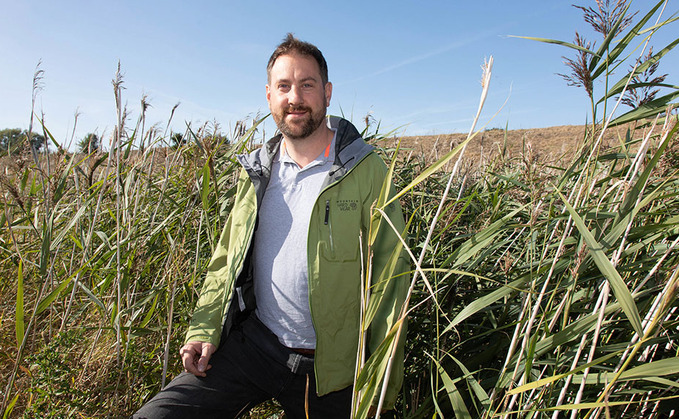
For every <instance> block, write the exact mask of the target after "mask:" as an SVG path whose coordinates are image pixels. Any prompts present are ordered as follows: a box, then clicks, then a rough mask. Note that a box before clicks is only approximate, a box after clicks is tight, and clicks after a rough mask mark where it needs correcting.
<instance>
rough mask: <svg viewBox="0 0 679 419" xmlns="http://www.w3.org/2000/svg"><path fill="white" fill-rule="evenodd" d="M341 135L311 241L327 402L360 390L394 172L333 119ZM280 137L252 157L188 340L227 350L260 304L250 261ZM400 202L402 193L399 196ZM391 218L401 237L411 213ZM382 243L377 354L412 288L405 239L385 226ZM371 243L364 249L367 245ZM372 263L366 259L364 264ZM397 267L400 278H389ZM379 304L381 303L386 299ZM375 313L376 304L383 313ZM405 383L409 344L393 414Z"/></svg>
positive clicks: (313, 303) (245, 162)
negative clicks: (376, 215)
mask: <svg viewBox="0 0 679 419" xmlns="http://www.w3.org/2000/svg"><path fill="white" fill-rule="evenodd" d="M330 123H331V127H332V128H335V129H337V137H336V140H335V143H336V144H335V146H336V148H335V156H336V157H335V162H334V164H333V167H332V168H331V170H330V172H329V173H328V177H327V178H326V180H325V182H324V184H323V187H322V189H321V193H320V194H319V196H318V198H317V199H316V202H315V204H314V208H313V211H312V215H311V220H310V224H309V235H308V242H307V243H308V244H307V249H308V273H309V304H310V307H311V317H312V321H313V324H314V329H315V331H316V353H315V363H314V367H315V368H314V369H315V375H316V383H317V392H318V394H319V395H324V394H327V393H329V392H332V391H335V390H340V389H342V388H345V387H347V386H349V385H351V384H352V383H353V377H354V374H355V365H356V356H357V348H358V339H359V327H360V326H359V319H360V310H361V309H360V306H361V297H360V293H361V277H362V266H368V260H367V254H368V252H367V242H368V231H369V225H370V221H371V206H372V205H373V203H374V202H375V201H376V200H377V198H378V196H379V194H380V191H381V188H382V184H383V183H384V182H383V181H384V179H385V175H386V172H387V168H386V166H385V164H384V162H383V161H382V159H381V158H380V157H379V156H378V155H377V154H376V153H375V152H374V151H373V147H372V146H370V145H368V144H366V143H365V141H363V139H362V138H361V137H360V134H359V133H358V131H357V130H356V128H355V127H354V126H353V125H352V124H351V123H350V122H348V121H346V120H344V119H341V118H336V117H331V118H330ZM280 139H281V137H280V135H279V136H276V137H274V138H272V139H271V140H269V141H268V142H267V143H266V144H265V145H264V147H262V148H260V149H258V150H255V151H253V152H252V153H250V154H249V155H244V156H239V161H240V163H241V165H242V166H243V170H241V174H240V177H239V180H238V185H237V192H236V196H235V201H234V206H233V209H232V210H231V213H230V215H229V217H228V219H227V222H226V225H225V226H224V230H223V232H222V235H221V238H220V240H219V243H218V245H217V248H216V250H215V252H214V255H213V256H212V259H211V261H210V264H209V266H208V272H207V276H206V278H205V281H204V283H203V287H202V291H201V294H200V298H199V300H198V303H197V305H196V308H195V311H194V313H193V317H192V320H191V324H190V326H189V330H188V332H187V335H186V341H187V342H188V341H203V342H211V343H213V344H214V345H219V342H220V339H221V338H222V336H221V335H222V331H224V333H225V334H228V333H229V331H230V330H231V327H232V326H233V324H234V323H238V322H239V321H240V319H241V318H242V317H244V314H243V313H247V312H248V311H249V310H252V309H253V308H254V307H255V301H254V289H253V285H252V268H251V264H250V263H249V262H250V253H251V247H252V246H251V244H252V238H253V235H254V234H255V231H256V228H257V210H258V208H259V203H260V202H261V199H262V196H263V194H264V191H265V190H266V186H267V183H268V180H269V177H270V168H271V163H272V160H273V157H274V154H275V153H276V152H277V150H278V149H279V143H280ZM392 195H393V191H392ZM385 212H386V213H387V215H388V216H389V218H390V220H391V221H392V223H393V224H394V226H395V227H396V229H398V231H399V232H403V231H404V230H405V225H404V220H403V215H402V213H401V207H400V205H399V203H398V202H395V203H393V204H390V205H389V206H388V207H387V208H386V210H385ZM378 231H379V232H378V235H377V238H376V240H375V242H374V244H373V246H372V262H371V263H372V272H371V279H372V284H373V286H372V287H371V294H372V296H371V299H375V300H374V301H373V303H375V302H376V301H380V299H379V297H380V296H381V297H382V298H381V303H380V304H379V305H377V306H376V307H377V309H376V310H375V311H372V310H370V312H371V313H375V316H374V318H373V319H372V322H371V323H370V326H369V328H368V354H370V353H373V352H374V351H375V350H376V349H377V347H378V345H379V344H380V343H381V342H382V340H383V338H384V337H385V336H386V334H387V332H388V331H389V330H390V329H391V327H392V326H393V325H394V323H395V321H396V320H397V319H398V315H399V313H400V311H401V307H402V304H403V301H404V299H405V295H406V293H407V290H408V286H409V278H408V275H404V274H403V273H404V272H405V271H406V270H408V269H409V263H408V261H407V259H405V258H404V252H403V250H402V246H401V244H400V240H399V238H398V237H397V235H396V234H395V233H394V231H393V229H392V228H391V227H390V226H389V225H388V224H387V223H386V222H382V223H380V228H379V230H378ZM361 243H362V246H363V247H362V248H361ZM362 256H363V260H362ZM388 269H393V275H389V274H388ZM376 298H377V299H376ZM374 308H375V307H373V309H374ZM402 380H403V339H401V342H400V345H399V350H398V351H397V357H396V360H395V362H394V364H393V368H392V375H391V379H390V384H389V387H388V393H387V398H386V402H387V403H386V407H391V406H393V404H394V402H395V400H396V395H397V392H398V390H399V388H400V386H401V383H402Z"/></svg>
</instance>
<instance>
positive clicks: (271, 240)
mask: <svg viewBox="0 0 679 419" xmlns="http://www.w3.org/2000/svg"><path fill="white" fill-rule="evenodd" d="M336 136H337V132H336V131H335V137H336ZM335 137H333V139H332V143H331V144H330V146H329V148H327V149H326V150H325V151H324V152H322V153H321V154H320V155H319V156H318V157H317V158H316V160H314V161H313V162H311V163H309V164H308V165H306V166H305V167H304V168H300V167H299V166H298V165H297V163H295V162H294V161H293V160H292V158H290V156H289V155H288V154H287V153H286V151H285V143H284V141H282V142H281V148H280V150H279V152H278V153H277V154H276V157H275V158H274V161H273V164H272V167H271V179H270V180H269V184H268V186H267V187H266V192H265V193H264V198H263V199H262V204H261V208H260V209H259V225H258V227H257V232H256V233H255V240H254V250H253V273H254V284H255V298H256V299H257V317H259V319H260V320H261V321H262V323H264V324H265V325H266V326H267V327H268V328H269V329H270V330H271V331H272V332H274V333H275V334H276V336H278V339H279V340H280V342H281V343H282V344H283V345H285V346H287V347H289V348H306V349H313V348H315V347H316V333H315V331H314V327H313V324H312V322H311V312H310V310H309V287H308V271H307V269H308V265H307V235H308V232H309V221H310V218H311V211H312V209H313V206H314V203H315V202H316V199H317V198H318V194H319V193H320V191H321V186H322V184H323V180H324V179H325V177H326V176H327V174H328V171H330V168H331V167H332V164H333V162H334V160H335V155H334V154H335Z"/></svg>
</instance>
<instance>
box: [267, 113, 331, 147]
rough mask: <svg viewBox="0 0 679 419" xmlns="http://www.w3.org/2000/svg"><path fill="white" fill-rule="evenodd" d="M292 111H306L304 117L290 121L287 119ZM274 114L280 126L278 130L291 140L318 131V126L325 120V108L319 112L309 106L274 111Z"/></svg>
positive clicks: (277, 124)
mask: <svg viewBox="0 0 679 419" xmlns="http://www.w3.org/2000/svg"><path fill="white" fill-rule="evenodd" d="M292 111H296V112H297V111H304V112H306V114H305V117H304V119H303V120H299V121H295V122H293V123H289V122H288V121H287V120H286V117H287V116H288V115H289V114H290V112H292ZM272 115H273V119H274V122H276V126H278V130H279V131H280V132H281V133H282V134H283V135H284V136H285V138H288V139H291V140H300V139H303V138H307V137H308V136H310V135H311V134H313V133H314V131H316V129H318V127H319V126H320V125H321V124H322V123H323V122H324V120H325V108H321V109H319V110H318V111H317V112H314V111H313V109H311V108H309V107H306V106H300V107H296V108H287V109H283V110H281V111H280V112H276V113H273V112H272Z"/></svg>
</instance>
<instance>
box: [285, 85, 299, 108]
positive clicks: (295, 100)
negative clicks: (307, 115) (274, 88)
mask: <svg viewBox="0 0 679 419" xmlns="http://www.w3.org/2000/svg"><path fill="white" fill-rule="evenodd" d="M288 104H290V105H301V104H302V95H301V93H300V90H299V87H297V86H296V85H294V84H293V85H292V86H290V91H288Z"/></svg>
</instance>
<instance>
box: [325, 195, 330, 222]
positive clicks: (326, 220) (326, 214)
mask: <svg viewBox="0 0 679 419" xmlns="http://www.w3.org/2000/svg"><path fill="white" fill-rule="evenodd" d="M329 219H330V201H329V200H328V201H325V225H328V220H329Z"/></svg>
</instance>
